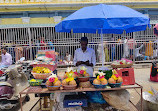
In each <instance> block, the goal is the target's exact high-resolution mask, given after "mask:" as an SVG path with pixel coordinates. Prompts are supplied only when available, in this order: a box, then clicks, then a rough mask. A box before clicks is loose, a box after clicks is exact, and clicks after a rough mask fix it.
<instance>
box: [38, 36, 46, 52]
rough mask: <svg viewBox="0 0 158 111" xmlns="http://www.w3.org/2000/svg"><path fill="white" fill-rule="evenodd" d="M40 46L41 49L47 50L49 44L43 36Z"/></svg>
mask: <svg viewBox="0 0 158 111" xmlns="http://www.w3.org/2000/svg"><path fill="white" fill-rule="evenodd" d="M40 46H41V50H46V49H47V48H46V46H47V44H46V43H45V38H44V37H41V41H40Z"/></svg>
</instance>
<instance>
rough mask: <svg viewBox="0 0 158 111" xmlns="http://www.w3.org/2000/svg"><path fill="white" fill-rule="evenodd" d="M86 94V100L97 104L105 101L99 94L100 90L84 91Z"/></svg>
mask: <svg viewBox="0 0 158 111" xmlns="http://www.w3.org/2000/svg"><path fill="white" fill-rule="evenodd" d="M86 96H87V97H88V102H91V103H99V104H105V103H106V101H105V100H104V98H103V96H102V95H101V92H100V91H96V92H86Z"/></svg>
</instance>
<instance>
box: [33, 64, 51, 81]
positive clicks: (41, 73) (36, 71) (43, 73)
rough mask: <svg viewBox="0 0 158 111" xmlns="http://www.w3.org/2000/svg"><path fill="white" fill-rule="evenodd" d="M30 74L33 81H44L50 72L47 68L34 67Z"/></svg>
mask: <svg viewBox="0 0 158 111" xmlns="http://www.w3.org/2000/svg"><path fill="white" fill-rule="evenodd" d="M31 73H32V75H33V76H34V78H35V79H46V78H48V77H49V76H50V75H51V73H52V72H51V70H49V69H48V68H47V67H34V68H33V70H32V72H31Z"/></svg>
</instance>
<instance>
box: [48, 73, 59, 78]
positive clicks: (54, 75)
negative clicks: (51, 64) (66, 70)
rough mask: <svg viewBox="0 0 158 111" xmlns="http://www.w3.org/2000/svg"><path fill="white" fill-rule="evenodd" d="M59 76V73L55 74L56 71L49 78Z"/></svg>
mask: <svg viewBox="0 0 158 111" xmlns="http://www.w3.org/2000/svg"><path fill="white" fill-rule="evenodd" d="M56 77H57V75H56V74H54V73H52V75H51V76H49V78H56Z"/></svg>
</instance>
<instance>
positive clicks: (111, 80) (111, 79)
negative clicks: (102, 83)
mask: <svg viewBox="0 0 158 111" xmlns="http://www.w3.org/2000/svg"><path fill="white" fill-rule="evenodd" d="M108 82H109V83H113V84H115V83H116V81H115V80H114V79H113V78H109V80H108Z"/></svg>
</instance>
